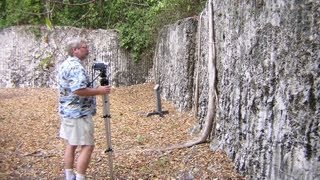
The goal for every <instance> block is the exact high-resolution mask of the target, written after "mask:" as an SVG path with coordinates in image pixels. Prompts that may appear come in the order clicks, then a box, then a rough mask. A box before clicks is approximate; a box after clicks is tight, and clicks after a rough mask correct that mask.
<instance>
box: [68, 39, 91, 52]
mask: <svg viewBox="0 0 320 180" xmlns="http://www.w3.org/2000/svg"><path fill="white" fill-rule="evenodd" d="M82 44H86V41H85V40H84V39H82V38H73V39H71V40H70V41H68V43H67V47H66V51H67V52H68V55H69V56H73V48H79V47H80V46H81V45H82Z"/></svg>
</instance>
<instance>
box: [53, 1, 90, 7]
mask: <svg viewBox="0 0 320 180" xmlns="http://www.w3.org/2000/svg"><path fill="white" fill-rule="evenodd" d="M48 1H49V2H51V3H56V4H63V5H68V6H83V5H87V4H91V3H94V2H96V1H95V0H91V1H88V2H84V3H79V4H70V3H64V2H60V1H53V0H48Z"/></svg>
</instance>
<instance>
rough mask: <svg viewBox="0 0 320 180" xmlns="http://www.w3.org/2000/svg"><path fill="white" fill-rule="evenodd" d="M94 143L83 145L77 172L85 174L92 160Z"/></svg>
mask: <svg viewBox="0 0 320 180" xmlns="http://www.w3.org/2000/svg"><path fill="white" fill-rule="evenodd" d="M93 148H94V146H93V145H83V146H81V151H80V155H79V157H78V160H77V173H78V174H80V175H83V176H85V174H86V170H87V168H88V166H89V163H90V160H91V154H92V152H93Z"/></svg>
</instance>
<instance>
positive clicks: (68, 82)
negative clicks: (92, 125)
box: [57, 57, 96, 118]
mask: <svg viewBox="0 0 320 180" xmlns="http://www.w3.org/2000/svg"><path fill="white" fill-rule="evenodd" d="M57 81H58V88H59V92H60V97H59V113H60V116H61V117H62V118H79V117H83V116H87V115H95V114H96V99H95V97H94V96H78V95H77V94H75V93H74V91H76V90H78V89H83V88H86V87H88V84H89V83H90V79H89V76H88V74H87V73H86V70H85V69H84V67H83V65H82V64H81V60H80V59H78V58H77V57H68V59H67V60H65V61H64V62H63V63H62V64H61V65H60V67H59V72H58V78H57Z"/></svg>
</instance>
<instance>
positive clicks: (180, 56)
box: [154, 0, 320, 179]
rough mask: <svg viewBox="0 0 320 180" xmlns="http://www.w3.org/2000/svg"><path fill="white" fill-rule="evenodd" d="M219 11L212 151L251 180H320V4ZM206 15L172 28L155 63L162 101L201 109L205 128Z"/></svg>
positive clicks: (247, 5) (233, 5)
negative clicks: (220, 152)
mask: <svg viewBox="0 0 320 180" xmlns="http://www.w3.org/2000/svg"><path fill="white" fill-rule="evenodd" d="M212 6H213V13H214V15H213V17H214V18H213V21H214V22H213V24H214V34H215V46H216V70H217V81H218V83H217V87H216V90H217V94H218V105H217V107H216V110H217V113H216V117H215V119H216V122H215V123H216V128H215V129H214V134H213V135H214V137H215V138H214V139H213V141H212V143H211V144H212V148H221V149H223V150H225V151H226V152H227V153H228V155H229V156H230V157H231V158H232V159H233V160H234V162H235V164H236V168H237V170H238V171H239V172H241V173H242V174H244V175H247V177H248V178H249V179H320V151H319V149H320V129H319V121H320V113H319V108H320V103H319V102H320V100H319V97H320V78H319V75H320V48H319V46H320V36H319V32H320V2H319V1H318V0H309V1H289V0H281V1H272V0H258V1H245V0H241V1H231V0H217V1H214V3H213V5H212ZM207 13H208V11H207V10H205V11H204V12H203V13H202V16H201V19H200V18H199V21H198V23H196V21H195V20H194V19H190V18H189V19H186V20H184V21H180V22H178V23H176V24H173V25H170V26H167V27H165V28H164V30H163V31H162V33H161V35H160V37H159V41H158V46H157V49H156V56H155V60H154V62H155V63H154V72H155V79H156V82H158V83H159V84H160V85H161V87H162V96H163V97H164V98H166V99H169V100H172V101H173V102H174V103H175V104H176V106H177V107H178V108H179V109H180V110H186V109H190V108H193V109H196V110H197V112H198V113H197V114H198V117H199V119H200V121H199V123H200V125H201V124H202V123H203V120H204V119H205V116H206V113H207V109H208V107H207V102H208V82H207V79H208V77H207V62H208V55H207V54H208V14H207ZM177 32H181V33H182V34H181V33H177ZM189 32H192V33H194V34H190V33H189ZM198 37H200V39H199V40H198ZM174 43H175V44H174ZM181 46H183V47H181ZM193 58H194V59H193ZM189 75H193V77H194V79H190V78H188V77H189ZM196 77H198V78H199V79H198V80H197V78H196ZM196 82H199V84H198V85H197V88H196ZM191 87H193V88H191ZM195 90H197V91H195ZM197 94H198V95H197ZM196 97H198V98H196ZM191 99H192V100H191ZM197 100H198V102H199V103H198V104H197V106H195V105H193V102H195V101H197Z"/></svg>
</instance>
